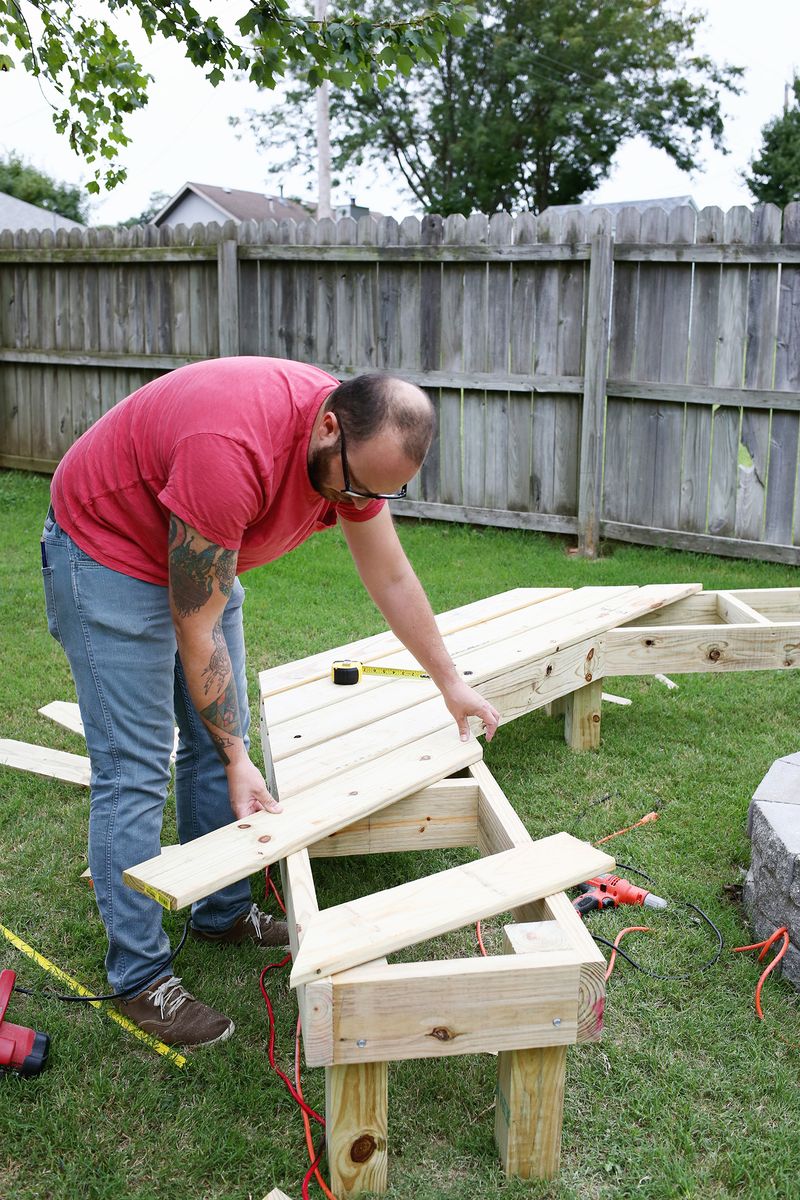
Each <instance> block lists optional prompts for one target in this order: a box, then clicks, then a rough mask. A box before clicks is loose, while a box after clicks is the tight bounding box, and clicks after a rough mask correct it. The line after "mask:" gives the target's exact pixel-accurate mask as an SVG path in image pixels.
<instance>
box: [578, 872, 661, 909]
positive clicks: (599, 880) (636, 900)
mask: <svg viewBox="0 0 800 1200" xmlns="http://www.w3.org/2000/svg"><path fill="white" fill-rule="evenodd" d="M579 888H580V891H581V893H582V894H581V895H580V896H578V897H576V899H575V900H573V901H572V903H573V906H574V907H575V910H576V911H577V912H579V913H580V914H581V916H582V917H585V916H586V914H587V913H590V912H594V911H595V910H596V909H601V910H602V909H604V908H616V907H617V906H618V905H619V904H643V905H644V906H645V908H666V907H667V902H666V900H662V899H661V897H660V896H655V895H653V893H652V892H648V891H646V890H645V888H640V887H636V885H635V884H633V883H629V882H628V880H627V879H620V877H619V876H618V875H596V876H595V878H594V879H589V880H587V881H586V883H581V884H579Z"/></svg>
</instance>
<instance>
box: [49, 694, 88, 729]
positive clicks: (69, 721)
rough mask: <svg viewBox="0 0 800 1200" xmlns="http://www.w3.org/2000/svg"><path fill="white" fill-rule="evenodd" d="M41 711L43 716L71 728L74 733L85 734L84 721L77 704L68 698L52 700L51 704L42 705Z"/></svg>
mask: <svg viewBox="0 0 800 1200" xmlns="http://www.w3.org/2000/svg"><path fill="white" fill-rule="evenodd" d="M39 712H40V713H41V715H42V716H43V717H49V718H50V720H51V721H55V723H56V725H63V726H64V728H65V729H71V730H72V732H73V733H79V734H80V735H81V737H83V736H84V733H83V721H82V720H81V712H80V709H79V708H78V706H77V704H74V703H69V702H67V701H66V700H51V702H50V703H49V704H44V705H42V707H41V708H40V709H39Z"/></svg>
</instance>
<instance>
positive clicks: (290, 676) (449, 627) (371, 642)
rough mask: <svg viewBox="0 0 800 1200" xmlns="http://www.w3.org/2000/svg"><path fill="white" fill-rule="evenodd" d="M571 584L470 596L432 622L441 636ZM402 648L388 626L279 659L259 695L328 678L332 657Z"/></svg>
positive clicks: (366, 656)
mask: <svg viewBox="0 0 800 1200" xmlns="http://www.w3.org/2000/svg"><path fill="white" fill-rule="evenodd" d="M569 591H571V588H512V589H511V590H510V591H508V592H499V593H498V594H497V595H494V596H487V597H486V598H485V599H482V600H473V601H471V602H470V603H469V604H463V605H460V606H459V607H458V608H452V609H449V610H448V611H447V612H445V613H441V614H439V615H438V616H436V617H435V620H436V625H437V627H438V629H439V632H440V633H441V634H442V636H445V635H447V634H450V633H457V632H458V630H459V629H466V628H467V626H469V625H477V624H479V623H480V622H481V621H484V620H486V619H487V618H489V617H492V616H500V615H502V614H503V613H509V612H515V611H516V610H517V609H520V608H525V607H526V606H527V605H529V604H538V603H540V602H541V601H544V600H549V599H550V598H551V597H552V596H563V595H565V594H566V593H567V592H569ZM401 648H402V642H401V641H400V639H399V638H397V637H395V635H394V634H393V633H391V632H389V631H388V630H386V631H385V632H383V633H376V634H373V635H372V636H371V637H367V638H360V639H359V640H358V641H355V642H347V643H345V644H344V645H343V646H335V647H334V648H333V649H331V650H322V651H320V652H319V653H318V654H311V655H309V656H308V657H307V658H300V659H296V660H295V661H294V662H290V663H283V664H281V665H280V666H277V667H271V668H270V669H269V670H266V671H261V672H260V674H259V677H258V679H259V686H260V693H261V697H262V699H266V698H268V697H270V696H274V695H276V694H277V693H279V692H283V691H285V690H286V689H287V688H292V687H296V686H297V685H299V684H304V683H307V682H309V681H311V680H313V679H328V678H329V677H330V670H331V662H332V661H333V659H335V658H356V659H358V660H359V661H360V662H376V661H377V660H378V659H382V658H383V657H384V655H387V654H391V653H394V652H395V651H396V650H399V649H401Z"/></svg>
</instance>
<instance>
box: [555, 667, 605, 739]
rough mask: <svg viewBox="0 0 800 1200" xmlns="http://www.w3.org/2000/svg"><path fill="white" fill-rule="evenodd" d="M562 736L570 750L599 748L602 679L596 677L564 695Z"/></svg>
mask: <svg viewBox="0 0 800 1200" xmlns="http://www.w3.org/2000/svg"><path fill="white" fill-rule="evenodd" d="M564 699H565V700H566V702H567V703H566V705H565V708H564V737H565V738H566V740H567V745H568V746H569V748H570V750H599V748H600V710H601V708H602V703H603V681H602V679H597V680H595V681H593V682H592V683H588V684H587V685H586V687H582V688H578V690H577V692H571V693H570V694H569V695H568V696H565V697H564Z"/></svg>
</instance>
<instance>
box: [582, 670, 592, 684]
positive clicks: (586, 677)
mask: <svg viewBox="0 0 800 1200" xmlns="http://www.w3.org/2000/svg"><path fill="white" fill-rule="evenodd" d="M583 678H584V679H585V680H586V682H587V683H591V682H592V673H591V671H587V673H586V674H585V675H584V677H583Z"/></svg>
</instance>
